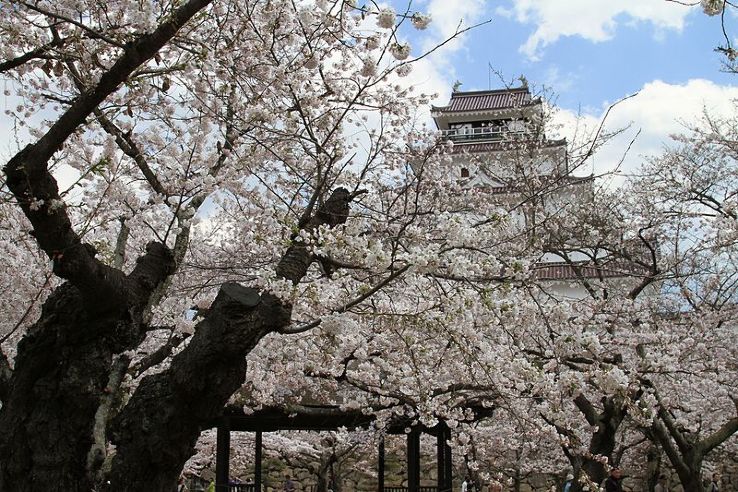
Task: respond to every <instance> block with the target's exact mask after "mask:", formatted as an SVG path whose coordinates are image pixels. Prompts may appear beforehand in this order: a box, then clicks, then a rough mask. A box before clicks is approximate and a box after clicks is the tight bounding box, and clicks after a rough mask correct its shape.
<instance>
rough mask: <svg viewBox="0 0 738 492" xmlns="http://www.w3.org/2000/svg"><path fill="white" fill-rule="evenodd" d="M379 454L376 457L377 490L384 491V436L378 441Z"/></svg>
mask: <svg viewBox="0 0 738 492" xmlns="http://www.w3.org/2000/svg"><path fill="white" fill-rule="evenodd" d="M378 454H379V456H378V457H377V492H384V437H381V438H380V441H379V453H378Z"/></svg>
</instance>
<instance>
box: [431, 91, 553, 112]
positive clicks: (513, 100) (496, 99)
mask: <svg viewBox="0 0 738 492" xmlns="http://www.w3.org/2000/svg"><path fill="white" fill-rule="evenodd" d="M538 102H540V100H539V99H533V98H532V97H531V95H530V92H529V91H528V88H527V87H517V88H514V89H496V90H491V91H471V92H453V93H452V94H451V100H450V101H449V103H448V105H446V106H433V108H432V109H433V112H443V113H453V112H466V111H484V110H490V109H509V108H519V107H522V106H530V105H532V104H537V103H538Z"/></svg>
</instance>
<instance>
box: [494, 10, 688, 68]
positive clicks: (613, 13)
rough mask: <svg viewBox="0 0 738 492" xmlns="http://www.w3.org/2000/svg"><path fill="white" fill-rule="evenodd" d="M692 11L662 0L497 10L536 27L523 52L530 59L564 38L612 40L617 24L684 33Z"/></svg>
mask: <svg viewBox="0 0 738 492" xmlns="http://www.w3.org/2000/svg"><path fill="white" fill-rule="evenodd" d="M690 10H691V9H690V8H688V7H686V6H684V5H681V4H677V3H674V2H667V1H663V0H566V1H562V0H513V5H512V7H511V9H503V8H499V9H497V13H498V14H500V15H506V16H509V17H514V18H515V19H516V20H517V21H518V22H522V23H527V24H534V25H535V26H536V30H535V31H534V32H533V34H531V35H530V37H529V38H528V40H527V41H526V42H525V44H524V45H523V46H521V47H520V51H521V52H522V53H524V54H525V55H527V56H528V57H529V58H531V59H534V60H535V59H538V58H540V54H541V50H542V49H543V48H545V47H546V46H548V45H550V44H552V43H554V42H556V41H557V40H558V39H559V38H561V37H565V36H580V37H582V38H584V39H587V40H590V41H593V42H602V41H607V40H609V39H612V37H613V35H614V33H615V29H616V28H617V25H618V22H621V21H624V22H630V23H632V22H644V23H650V24H652V25H653V26H654V27H656V29H657V35H658V33H661V32H663V30H666V29H670V30H677V31H679V30H681V29H682V28H683V27H684V22H685V17H686V16H687V15H688V14H689V12H690Z"/></svg>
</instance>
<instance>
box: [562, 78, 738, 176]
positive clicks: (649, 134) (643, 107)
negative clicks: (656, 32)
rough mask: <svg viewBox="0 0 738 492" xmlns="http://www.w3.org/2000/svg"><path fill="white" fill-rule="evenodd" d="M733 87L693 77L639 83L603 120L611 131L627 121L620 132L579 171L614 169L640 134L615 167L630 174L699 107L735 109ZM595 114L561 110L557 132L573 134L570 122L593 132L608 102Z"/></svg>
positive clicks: (690, 121)
mask: <svg viewBox="0 0 738 492" xmlns="http://www.w3.org/2000/svg"><path fill="white" fill-rule="evenodd" d="M734 100H738V87H736V86H721V85H718V84H715V83H714V82H711V81H709V80H704V79H693V80H690V81H688V82H686V83H684V84H668V83H666V82H662V81H660V80H654V81H652V82H648V83H646V84H644V86H643V87H642V88H641V90H640V91H639V92H638V95H637V96H635V97H632V98H630V99H627V100H625V101H622V102H620V103H619V104H617V105H616V106H615V107H614V108H613V109H612V110H611V111H610V114H609V116H608V117H607V120H606V122H605V126H604V129H605V130H606V131H607V130H615V129H617V128H623V127H625V126H628V125H630V128H629V129H628V130H626V131H625V132H623V134H621V135H619V136H617V137H615V138H613V139H612V140H611V141H610V142H609V143H608V144H607V145H605V146H603V147H602V148H601V149H600V150H599V151H598V152H597V154H596V155H595V157H594V158H593V159H592V160H591V162H590V165H589V166H588V167H587V169H582V170H581V172H580V174H581V173H584V172H594V173H596V174H599V173H604V172H609V171H613V170H615V167H616V166H617V165H618V163H619V161H620V160H621V159H622V158H623V154H624V152H625V151H626V149H627V147H628V145H629V143H630V141H631V140H632V139H633V137H634V136H635V135H636V134H637V133H638V131H639V130H640V134H639V135H638V137H637V138H636V140H635V142H634V143H633V146H632V148H631V149H630V151H629V152H628V154H627V156H625V159H624V160H623V163H622V166H621V167H620V169H619V170H620V172H621V173H623V174H627V173H631V172H633V171H635V170H637V168H638V167H639V166H640V165H641V164H642V163H643V162H644V160H645V159H646V158H647V157H649V156H656V155H659V154H660V153H662V152H663V151H664V149H665V148H666V147H667V146H669V145H671V143H672V142H671V139H670V135H673V134H678V133H682V132H685V130H686V128H687V126H689V125H695V124H697V123H698V122H699V121H700V118H701V116H702V115H703V113H704V111H708V112H709V113H710V114H712V115H719V116H728V115H729V114H731V113H733V112H734V111H735V106H734V104H733V101H734ZM609 105H610V103H607V104H604V105H603V107H602V110H601V113H600V114H585V115H582V116H581V117H580V118H579V119H577V115H576V114H575V113H574V112H572V111H567V110H561V111H559V112H558V113H557V114H556V115H555V118H554V122H555V123H558V124H560V125H562V130H561V134H562V135H564V136H567V137H568V138H569V139H571V138H572V135H573V133H574V128H575V122H576V121H579V122H580V127H579V129H580V130H581V129H582V125H584V126H586V127H587V129H588V131H589V132H590V133H593V132H594V131H596V129H597V126H598V125H599V123H600V121H601V120H602V118H604V115H605V112H606V110H607V107H609Z"/></svg>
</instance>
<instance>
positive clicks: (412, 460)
mask: <svg viewBox="0 0 738 492" xmlns="http://www.w3.org/2000/svg"><path fill="white" fill-rule="evenodd" d="M407 490H408V492H420V429H418V428H417V427H413V429H412V430H411V431H410V433H409V434H408V435H407Z"/></svg>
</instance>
